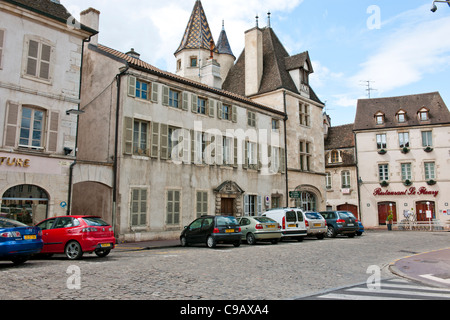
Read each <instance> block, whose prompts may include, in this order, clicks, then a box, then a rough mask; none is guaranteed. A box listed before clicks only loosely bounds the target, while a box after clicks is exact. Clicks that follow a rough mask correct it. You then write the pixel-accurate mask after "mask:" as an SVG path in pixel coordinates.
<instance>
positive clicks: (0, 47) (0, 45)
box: [0, 30, 5, 68]
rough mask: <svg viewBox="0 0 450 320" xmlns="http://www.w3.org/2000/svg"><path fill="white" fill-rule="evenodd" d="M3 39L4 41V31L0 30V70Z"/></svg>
mask: <svg viewBox="0 0 450 320" xmlns="http://www.w3.org/2000/svg"><path fill="white" fill-rule="evenodd" d="M4 39H5V30H0V68H1V67H2V57H3V46H4V44H3V42H4Z"/></svg>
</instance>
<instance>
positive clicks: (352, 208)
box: [336, 203, 360, 220]
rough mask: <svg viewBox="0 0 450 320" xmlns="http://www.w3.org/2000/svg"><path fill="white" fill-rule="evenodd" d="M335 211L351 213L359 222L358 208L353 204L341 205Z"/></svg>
mask: <svg viewBox="0 0 450 320" xmlns="http://www.w3.org/2000/svg"><path fill="white" fill-rule="evenodd" d="M336 209H337V210H338V211H350V212H351V213H353V215H354V216H355V217H356V219H358V220H360V219H359V215H358V207H357V206H355V205H353V204H348V203H346V204H341V205H340V206H337V207H336Z"/></svg>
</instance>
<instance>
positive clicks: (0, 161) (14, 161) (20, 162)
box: [0, 157, 31, 168]
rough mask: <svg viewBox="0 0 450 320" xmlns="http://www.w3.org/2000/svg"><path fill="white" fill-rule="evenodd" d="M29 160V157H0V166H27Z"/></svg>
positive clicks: (28, 165)
mask: <svg viewBox="0 0 450 320" xmlns="http://www.w3.org/2000/svg"><path fill="white" fill-rule="evenodd" d="M30 162H31V160H30V159H21V158H11V157H0V166H9V167H23V168H29V167H30Z"/></svg>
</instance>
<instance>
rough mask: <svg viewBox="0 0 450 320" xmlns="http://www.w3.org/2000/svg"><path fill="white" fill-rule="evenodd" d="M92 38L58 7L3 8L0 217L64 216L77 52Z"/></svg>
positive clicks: (9, 4)
mask: <svg viewBox="0 0 450 320" xmlns="http://www.w3.org/2000/svg"><path fill="white" fill-rule="evenodd" d="M95 33H96V31H95V30H93V29H90V28H87V27H85V26H84V25H80V24H79V23H78V22H77V21H75V20H74V19H73V18H72V17H71V16H70V14H69V13H68V12H67V11H66V9H65V8H64V6H62V5H61V4H60V3H59V1H56V0H53V1H50V0H42V1H32V0H15V1H9V0H1V1H0V114H1V116H0V201H1V215H2V216H9V217H12V218H16V219H18V220H22V221H25V222H26V223H33V222H38V221H39V220H42V219H44V218H46V217H47V216H55V215H64V214H66V212H67V204H68V202H69V189H70V183H69V182H70V167H71V164H72V163H73V162H74V160H75V149H76V141H75V140H76V134H77V115H74V114H73V112H74V111H76V110H77V109H78V104H79V95H80V79H81V74H80V70H81V64H82V49H83V43H84V42H86V41H89V38H90V37H91V36H92V35H94V34H95Z"/></svg>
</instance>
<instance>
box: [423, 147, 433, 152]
mask: <svg viewBox="0 0 450 320" xmlns="http://www.w3.org/2000/svg"><path fill="white" fill-rule="evenodd" d="M423 151H425V152H431V151H433V148H431V147H426V148H425V149H423Z"/></svg>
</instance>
